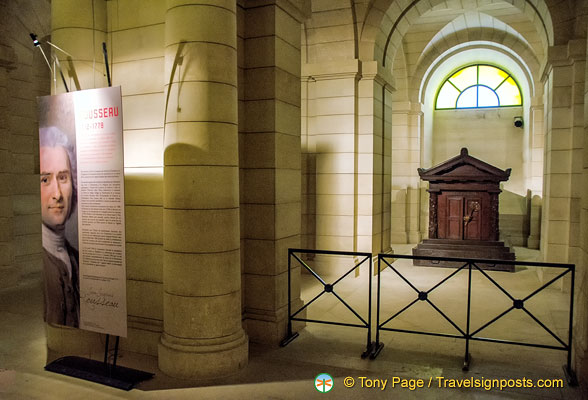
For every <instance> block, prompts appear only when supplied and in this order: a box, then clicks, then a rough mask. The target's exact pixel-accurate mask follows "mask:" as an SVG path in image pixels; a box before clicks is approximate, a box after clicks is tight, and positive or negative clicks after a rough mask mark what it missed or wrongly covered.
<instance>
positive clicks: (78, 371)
mask: <svg viewBox="0 0 588 400" xmlns="http://www.w3.org/2000/svg"><path fill="white" fill-rule="evenodd" d="M109 337H110V335H106V344H105V346H104V362H100V361H96V360H91V359H89V358H83V357H77V356H66V357H61V358H58V359H57V360H55V361H52V362H50V363H49V364H47V365H46V366H45V370H47V371H51V372H55V373H58V374H62V375H67V376H73V377H74V378H79V379H84V380H86V381H91V382H96V383H100V384H102V385H106V386H110V387H114V388H117V389H122V390H127V391H128V390H131V389H132V388H133V387H135V385H137V384H138V383H139V382H142V381H146V380H148V379H151V378H153V376H154V374H152V373H150V372H145V371H139V370H136V369H132V368H127V367H121V366H117V365H116V359H117V357H118V343H119V339H120V337H119V336H117V337H116V342H115V346H114V358H113V362H112V364H110V363H109V362H108V342H109Z"/></svg>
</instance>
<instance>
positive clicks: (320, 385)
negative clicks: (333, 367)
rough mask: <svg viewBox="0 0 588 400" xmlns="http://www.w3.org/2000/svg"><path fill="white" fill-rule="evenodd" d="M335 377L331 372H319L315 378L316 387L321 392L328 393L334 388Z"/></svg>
mask: <svg viewBox="0 0 588 400" xmlns="http://www.w3.org/2000/svg"><path fill="white" fill-rule="evenodd" d="M333 383H334V381H333V377H332V376H331V375H329V374H325V373H324V372H323V373H322V374H318V375H317V377H316V378H314V387H315V388H316V390H318V391H319V392H321V393H327V392H328V391H330V390H331V389H333Z"/></svg>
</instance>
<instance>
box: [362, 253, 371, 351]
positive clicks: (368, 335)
mask: <svg viewBox="0 0 588 400" xmlns="http://www.w3.org/2000/svg"><path fill="white" fill-rule="evenodd" d="M372 265H373V255H372V256H370V262H369V268H368V275H369V278H368V321H367V322H368V326H367V344H366V347H365V352H363V354H362V355H361V358H366V357H367V356H369V355H370V354H371V352H372V349H373V343H372V275H373V271H372Z"/></svg>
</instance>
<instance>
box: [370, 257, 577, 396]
mask: <svg viewBox="0 0 588 400" xmlns="http://www.w3.org/2000/svg"><path fill="white" fill-rule="evenodd" d="M389 259H409V260H430V261H434V262H443V261H446V262H459V263H463V265H462V266H461V267H459V268H457V269H456V270H455V271H453V272H452V273H451V274H449V275H448V276H447V277H445V278H444V279H442V280H441V281H440V282H439V283H437V284H436V285H434V286H433V287H432V288H430V289H429V290H427V291H421V290H419V289H417V287H416V286H415V285H413V284H412V283H411V282H410V281H409V280H408V279H407V278H406V277H405V276H404V275H402V273H400V272H399V271H398V269H397V268H395V267H394V266H393V265H392V264H391V263H390V262H388V260H389ZM381 263H384V264H386V266H385V267H384V268H390V269H392V271H394V272H395V273H396V274H397V275H398V276H399V277H400V278H401V279H402V280H403V281H404V282H405V283H406V284H407V285H408V286H409V287H410V288H412V289H413V290H414V291H415V292H416V294H417V296H416V298H415V299H414V300H412V301H411V302H410V303H409V304H408V305H406V306H405V307H404V308H402V309H401V310H400V311H398V312H396V313H395V314H394V315H392V316H391V317H389V318H388V319H386V320H385V321H384V322H382V323H380V313H381V307H380V299H381V275H382V274H381V272H382V269H381ZM483 264H486V265H488V264H490V265H492V264H494V265H496V264H504V265H513V266H517V265H519V266H520V265H524V266H531V267H543V268H553V269H563V272H561V273H560V274H559V275H557V276H556V277H554V278H553V279H551V280H550V281H549V282H547V283H545V284H544V285H543V286H541V287H540V288H539V289H537V290H535V291H534V292H532V293H531V294H529V295H528V296H526V297H524V298H522V299H517V298H515V297H513V296H512V295H511V294H510V293H509V292H508V291H507V290H506V289H505V288H504V287H502V286H501V285H500V284H499V283H498V282H496V280H495V279H493V278H492V277H491V276H490V275H488V273H487V272H486V271H484V270H483V269H482V268H480V265H483ZM417 268H418V267H417ZM462 270H467V271H468V286H467V289H468V295H467V323H466V327H465V330H464V329H462V328H461V327H460V326H458V324H457V323H455V322H454V321H453V320H452V319H451V318H449V317H448V316H447V315H446V314H445V313H444V312H443V311H441V309H440V308H439V307H437V306H436V305H435V304H434V303H433V302H432V301H431V300H430V298H429V295H430V293H431V292H432V291H433V290H435V289H437V288H438V287H439V286H441V285H442V284H444V283H445V282H447V281H448V280H449V279H451V278H452V277H454V276H455V275H456V274H457V273H459V272H460V271H462ZM378 271H379V273H378V279H377V280H378V283H377V285H378V292H377V313H376V319H377V328H376V344H375V346H373V351H372V353H371V354H370V358H371V359H375V358H376V357H377V356H378V354H379V353H380V352H381V351H382V348H383V347H384V344H383V343H381V342H380V332H381V331H392V332H403V333H414V334H421V335H430V336H441V337H449V338H458V339H465V356H464V365H463V370H464V371H467V370H468V368H469V365H470V361H471V355H470V353H469V348H470V341H471V340H477V341H485V342H493V343H503V344H512V345H519V346H530V347H539V348H545V349H554V350H562V351H567V353H568V354H567V365H564V366H563V368H564V372H565V374H566V378H567V380H568V383H569V384H570V385H577V378H576V375H575V373H574V371H573V370H572V366H571V363H572V322H573V312H574V279H575V266H574V265H573V264H553V263H535V262H534V263H531V262H517V261H497V260H485V259H464V258H441V257H425V256H412V255H397V254H379V255H378ZM472 271H479V272H480V273H481V274H482V275H483V276H484V277H486V278H487V279H488V280H489V281H490V282H491V283H492V284H493V285H495V286H496V287H497V288H498V289H499V290H500V291H501V292H502V293H504V294H505V295H506V296H507V297H508V298H509V299H510V300H511V301H512V306H511V307H510V308H508V309H507V310H505V311H503V312H502V313H500V314H499V315H497V316H496V317H494V318H492V319H491V320H489V321H488V322H486V323H485V324H483V325H482V326H481V327H479V328H478V329H476V330H474V331H472V330H471V327H470V322H471V299H472ZM568 273H569V274H571V290H570V306H569V308H570V310H569V326H568V340H567V343H566V342H565V341H564V340H563V339H561V338H560V337H559V336H557V335H556V334H555V333H554V332H553V331H552V330H550V329H549V328H548V327H547V326H545V324H543V322H541V321H540V320H539V319H538V318H537V317H536V316H535V315H533V314H532V313H531V312H530V311H529V310H528V309H527V308H525V302H526V301H528V300H529V299H531V298H532V297H533V296H535V295H536V294H538V293H539V292H541V291H542V290H544V289H545V288H547V287H548V286H550V285H551V284H553V283H554V282H556V281H558V280H559V279H563V277H564V276H565V275H567V274H568ZM419 301H426V302H427V303H429V305H430V306H431V307H433V309H434V310H436V311H437V312H438V313H439V314H440V315H441V316H442V317H443V318H444V319H445V320H447V321H448V322H449V323H450V324H451V325H452V326H453V327H454V328H455V330H456V331H457V332H458V334H453V335H452V334H446V333H438V332H424V331H414V330H408V329H394V328H386V327H385V325H386V324H388V323H389V322H390V321H392V320H393V319H394V318H396V317H398V316H399V315H400V314H402V313H403V312H405V311H406V310H408V309H409V308H410V307H412V306H413V305H414V304H416V303H417V302H419ZM514 309H518V310H522V311H524V312H525V313H526V314H527V315H529V316H530V317H531V318H532V319H533V320H534V321H535V322H536V323H537V324H538V325H539V326H540V327H541V328H543V329H544V330H545V331H546V332H547V333H549V334H550V335H551V336H552V337H553V338H554V339H555V340H556V341H557V342H558V343H559V344H561V346H551V345H545V344H538V343H525V342H515V341H509V340H501V339H493V338H486V337H481V336H477V334H478V333H479V332H480V331H482V330H483V329H485V328H487V327H488V326H490V325H492V324H493V323H495V322H496V321H498V320H499V319H500V318H502V317H503V316H505V315H506V314H508V313H509V312H511V311H512V310H514Z"/></svg>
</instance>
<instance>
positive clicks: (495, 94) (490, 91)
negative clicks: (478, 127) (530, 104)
mask: <svg viewBox="0 0 588 400" xmlns="http://www.w3.org/2000/svg"><path fill="white" fill-rule="evenodd" d="M522 104H523V101H522V97H521V90H520V89H519V85H518V84H517V82H516V81H515V80H514V78H513V77H512V76H511V75H510V74H509V73H508V72H506V71H504V70H502V69H500V68H496V67H493V66H491V65H470V66H468V67H464V68H462V69H460V70H459V71H457V72H455V73H454V74H453V75H451V76H450V77H449V78H447V80H446V81H445V82H444V83H443V85H442V86H441V89H439V93H437V101H436V103H435V108H436V109H437V110H444V109H445V110H446V109H455V108H484V107H512V106H521V105H522Z"/></svg>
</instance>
